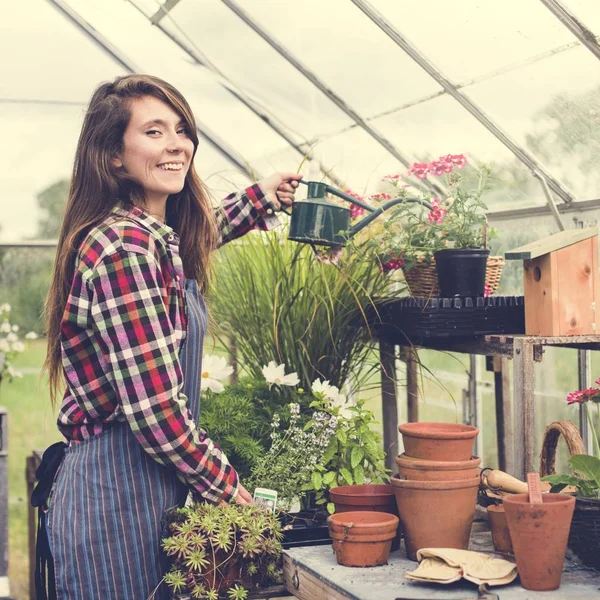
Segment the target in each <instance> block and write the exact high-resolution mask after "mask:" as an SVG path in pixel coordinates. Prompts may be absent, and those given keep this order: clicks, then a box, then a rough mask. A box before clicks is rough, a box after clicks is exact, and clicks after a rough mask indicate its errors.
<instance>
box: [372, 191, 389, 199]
mask: <svg viewBox="0 0 600 600" xmlns="http://www.w3.org/2000/svg"><path fill="white" fill-rule="evenodd" d="M369 199H371V200H391V199H392V197H391V196H390V195H389V194H386V193H385V192H381V193H380V194H372V195H371V196H369Z"/></svg>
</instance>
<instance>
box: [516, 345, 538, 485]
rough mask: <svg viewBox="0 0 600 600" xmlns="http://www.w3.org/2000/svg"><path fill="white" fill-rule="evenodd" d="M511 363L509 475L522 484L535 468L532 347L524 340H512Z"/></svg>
mask: <svg viewBox="0 0 600 600" xmlns="http://www.w3.org/2000/svg"><path fill="white" fill-rule="evenodd" d="M514 344H515V352H514V359H513V389H514V404H515V414H514V427H513V430H514V465H513V471H512V473H510V474H511V475H514V476H515V477H516V478H517V479H520V480H521V481H525V474H526V473H528V472H530V471H534V470H537V469H535V468H534V465H533V462H534V453H533V448H534V442H535V440H534V434H535V428H534V405H533V400H534V397H533V393H534V381H533V376H534V372H533V346H532V344H530V343H529V342H527V341H525V340H524V339H518V338H517V339H515V341H514Z"/></svg>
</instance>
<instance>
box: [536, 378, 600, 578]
mask: <svg viewBox="0 0 600 600" xmlns="http://www.w3.org/2000/svg"><path fill="white" fill-rule="evenodd" d="M596 386H598V387H591V388H588V389H585V390H577V391H575V392H571V393H570V394H569V395H568V396H567V404H581V405H583V409H584V411H585V413H586V416H587V419H588V423H589V431H590V435H591V438H592V444H593V448H594V455H592V456H591V455H588V454H582V453H574V454H572V456H571V457H570V458H569V465H570V467H571V469H572V470H573V475H567V474H558V475H556V474H551V473H553V471H554V455H555V451H556V442H557V438H558V436H557V435H554V433H555V432H557V431H560V432H561V433H562V434H563V435H565V437H567V443H568V445H569V449H570V450H571V451H572V449H574V450H575V452H581V450H583V448H584V445H583V441H582V440H581V437H580V435H579V432H578V429H577V427H576V426H575V425H573V424H572V423H570V422H569V421H558V422H555V423H552V424H551V425H550V426H549V427H548V429H547V430H546V435H545V438H544V446H543V450H542V465H541V471H542V474H545V473H550V474H548V475H546V476H545V477H543V478H542V480H543V481H549V482H550V483H551V484H552V489H551V491H553V492H559V491H562V490H564V488H565V487H567V486H573V487H574V488H575V489H576V502H575V512H574V513H573V522H572V524H571V531H570V534H569V544H568V545H569V548H570V549H571V550H572V551H573V552H574V553H575V554H576V555H577V556H578V557H579V558H580V559H581V561H582V562H583V563H584V564H586V565H587V566H590V567H594V568H596V569H599V570H600V445H599V443H598V435H597V433H596V428H595V425H594V422H593V419H592V415H591V414H590V406H591V404H595V405H596V409H597V411H598V413H600V378H599V379H597V380H596ZM565 425H569V426H568V427H565ZM573 438H575V439H573ZM548 455H550V456H548Z"/></svg>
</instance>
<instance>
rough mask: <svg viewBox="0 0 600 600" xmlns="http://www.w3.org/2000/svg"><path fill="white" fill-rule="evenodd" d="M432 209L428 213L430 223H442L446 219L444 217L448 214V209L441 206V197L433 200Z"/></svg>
mask: <svg viewBox="0 0 600 600" xmlns="http://www.w3.org/2000/svg"><path fill="white" fill-rule="evenodd" d="M431 205H432V207H433V208H432V209H431V210H430V211H429V214H428V215H427V220H428V221H429V222H430V223H438V224H439V223H442V222H443V221H444V217H445V216H446V212H447V211H446V209H445V208H441V207H440V199H439V198H434V199H433V200H432V201H431Z"/></svg>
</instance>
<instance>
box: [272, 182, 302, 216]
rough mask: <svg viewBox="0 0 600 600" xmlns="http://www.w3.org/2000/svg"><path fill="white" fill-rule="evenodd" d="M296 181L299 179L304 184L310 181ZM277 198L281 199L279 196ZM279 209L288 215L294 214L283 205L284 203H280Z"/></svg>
mask: <svg viewBox="0 0 600 600" xmlns="http://www.w3.org/2000/svg"><path fill="white" fill-rule="evenodd" d="M296 181H298V183H303V184H304V185H308V183H307V182H306V181H304V179H297V180H296ZM288 183H289V182H288ZM275 195H277V194H275ZM277 199H279V197H278V198H277ZM279 210H280V211H281V212H284V213H285V214H286V215H289V216H290V217H291V216H292V211H291V209H288V210H286V209H285V207H284V206H283V204H280V208H279Z"/></svg>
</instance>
